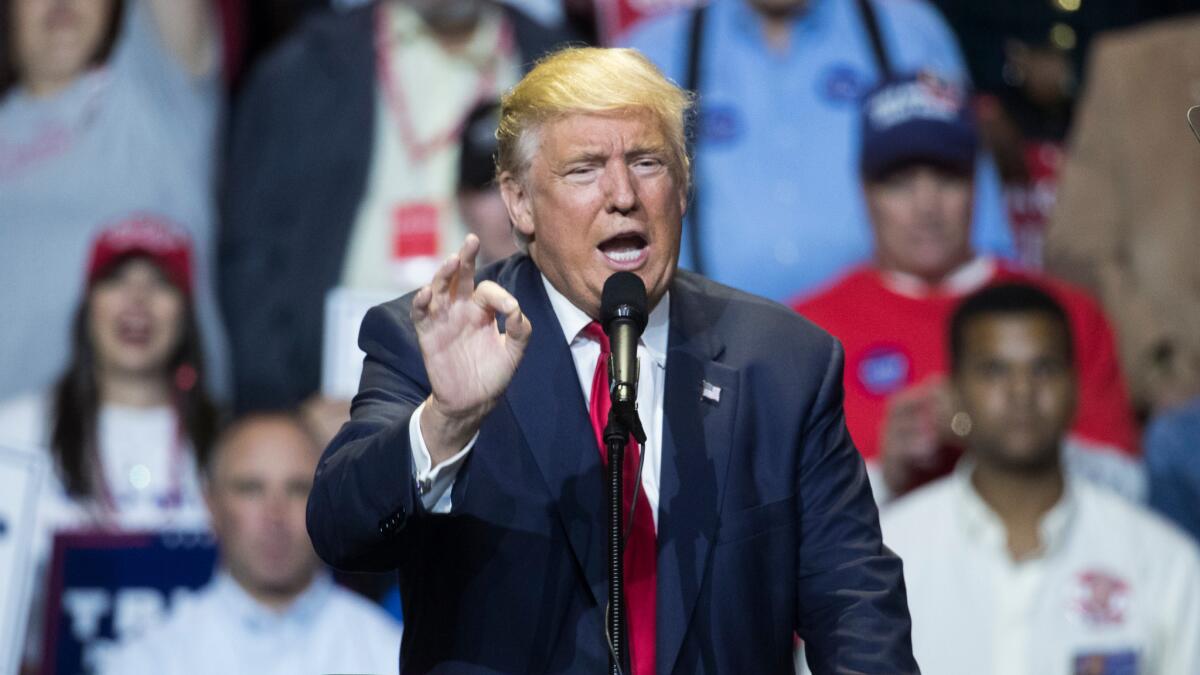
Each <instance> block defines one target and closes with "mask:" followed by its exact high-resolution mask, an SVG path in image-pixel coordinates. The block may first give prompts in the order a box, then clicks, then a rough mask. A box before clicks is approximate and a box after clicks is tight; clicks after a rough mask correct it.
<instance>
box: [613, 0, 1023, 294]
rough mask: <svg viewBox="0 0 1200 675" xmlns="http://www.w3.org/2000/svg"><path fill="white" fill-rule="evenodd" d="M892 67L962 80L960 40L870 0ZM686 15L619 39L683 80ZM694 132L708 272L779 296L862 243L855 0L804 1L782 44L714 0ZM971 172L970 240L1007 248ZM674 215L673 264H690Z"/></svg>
mask: <svg viewBox="0 0 1200 675" xmlns="http://www.w3.org/2000/svg"><path fill="white" fill-rule="evenodd" d="M874 6H875V8H876V14H877V16H878V20H879V25H880V32H881V33H882V36H883V41H884V44H885V47H886V49H887V51H888V56H889V59H890V61H891V64H892V67H893V69H894V70H895V71H896V72H914V71H917V70H920V69H928V70H931V71H933V72H936V73H937V74H939V75H941V76H943V77H946V78H950V79H956V80H959V81H965V80H966V78H967V73H966V69H965V66H964V64H963V60H962V57H961V55H960V54H959V51H958V46H957V44H956V43H955V41H954V37H953V35H952V33H951V32H950V30H949V28H948V27H947V26H946V24H945V23H944V22H943V20H942V18H941V17H940V16H939V15H938V14H937V12H936V11H935V10H934V9H933V8H932V7H931V6H929V5H928V4H927V3H925V2H923V1H920V0H876V1H875V2H874ZM690 17H691V13H690V12H687V11H685V12H678V13H673V14H669V15H666V16H663V17H659V18H655V19H651V20H648V21H646V22H643V23H642V24H640V25H638V26H636V27H635V28H634V29H633V30H632V31H631V32H630V33H629V34H628V35H627V36H626V38H625V41H626V42H627V44H628V46H631V47H634V48H636V49H639V50H640V51H642V52H643V53H645V54H646V55H647V56H648V57H649V58H650V59H651V60H653V61H654V62H655V63H657V64H658V65H659V67H660V68H662V70H663V71H664V72H665V73H666V75H667V76H668V77H670V78H671V79H673V80H674V81H675V82H676V83H677V84H680V85H681V86H683V85H686V82H685V79H686V64H687V51H688V36H689V32H690V25H691V19H690ZM703 45H704V54H703V56H702V58H701V65H702V70H701V75H700V81H701V85H700V99H699V105H700V119H701V122H700V125H699V129H698V134H697V146H696V155H697V157H698V158H699V159H698V163H697V167H696V168H697V174H696V178H697V195H696V199H699V200H700V204H699V206H700V212H701V216H700V221H701V227H702V228H703V229H702V232H703V233H702V235H701V241H702V249H701V254H702V256H703V258H704V263H705V264H704V270H703V271H704V272H705V274H707V276H709V277H712V278H713V279H716V280H717V281H720V282H722V283H726V284H729V285H732V286H735V287H738V288H741V289H745V290H748V291H750V292H752V293H757V294H760V295H765V296H767V297H769V298H773V299H776V300H783V299H787V298H790V297H792V296H795V295H797V294H802V293H807V292H810V291H812V290H815V288H816V287H817V286H820V285H822V284H823V283H826V282H830V281H832V280H833V279H834V278H835V277H837V276H838V275H839V274H840V273H841V272H844V271H845V270H847V269H848V268H849V267H850V266H853V265H855V264H858V263H862V262H864V261H865V260H867V259H869V258H870V257H871V253H872V250H873V247H874V244H873V238H872V233H871V228H870V225H869V222H868V220H867V213H866V207H865V204H864V200H863V197H862V187H861V184H860V181H859V176H858V148H859V125H860V112H859V111H860V108H859V101H860V97H861V96H862V94H864V93H866V91H867V90H868V89H869V88H870V87H872V86H873V85H874V84H875V83H876V82H877V81H878V78H879V73H878V68H877V66H876V63H875V58H874V55H873V53H872V51H871V47H870V40H869V37H868V33H867V30H866V27H865V24H864V23H863V20H862V17H861V15H860V14H859V12H858V8H857V5H856V3H854V2H851V1H850V0H811V2H810V5H809V8H808V10H807V11H806V12H804V13H803V14H801V15H799V16H798V17H797V18H796V19H795V20H794V21H793V24H792V35H791V41H790V44H789V46H788V49H787V50H786V51H785V52H783V53H778V52H775V51H772V50H771V49H770V48H768V46H767V44H766V42H765V40H764V38H763V29H762V23H761V20H760V18H759V16H758V15H757V14H756V13H755V11H754V10H753V9H752V8H751V7H749V6H748V5H747V4H746V3H745V2H744V0H714V1H713V2H712V4H711V6H710V9H709V13H708V16H707V18H706V22H705V32H704V42H703ZM976 173H977V175H976V186H977V187H976V198H975V204H976V207H975V220H974V226H973V227H974V233H973V239H974V243H975V246H976V250H977V251H980V252H987V253H994V254H998V255H1001V256H1005V257H1011V255H1012V253H1013V242H1012V236H1011V233H1010V231H1009V226H1008V219H1007V215H1006V212H1005V207H1004V202H1003V198H1002V193H1001V187H1000V180H999V176H998V174H997V173H996V170H995V167H994V165H993V164H992V163H991V161H989V160H981V161H980V163H979V167H978V169H977V172H976ZM691 236H692V224H691V223H690V222H689V223H688V224H687V225H685V234H684V243H683V252H682V259H681V263H682V264H683V265H684V266H686V267H690V268H693V269H694V268H695V266H694V264H693V262H692V260H691V256H690V249H689V246H690V244H689V240H690V237H691Z"/></svg>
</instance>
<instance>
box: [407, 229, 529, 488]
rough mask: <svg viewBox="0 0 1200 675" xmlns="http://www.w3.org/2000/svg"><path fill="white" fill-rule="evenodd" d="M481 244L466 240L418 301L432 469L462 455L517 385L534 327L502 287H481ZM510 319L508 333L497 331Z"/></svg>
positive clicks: (415, 312) (424, 426)
mask: <svg viewBox="0 0 1200 675" xmlns="http://www.w3.org/2000/svg"><path fill="white" fill-rule="evenodd" d="M478 252H479V238H478V237H476V236H475V235H473V234H472V235H468V236H467V241H466V243H464V244H463V246H462V249H460V250H459V252H458V254H457V255H453V256H451V257H450V258H448V259H447V260H446V262H445V263H443V264H442V266H441V267H440V268H439V269H438V271H437V273H436V274H434V276H433V281H431V282H430V283H429V285H427V286H424V287H422V288H421V290H419V291H417V294H416V296H415V297H414V298H413V304H412V320H413V326H414V327H415V328H416V331H417V341H418V343H419V344H420V347H421V356H422V357H423V359H424V361H425V371H426V373H428V375H429V384H430V387H431V389H432V390H433V393H432V394H431V395H430V396H429V398H428V399H426V405H425V410H424V412H423V413H422V417H421V421H420V423H421V433H422V435H423V436H424V438H425V444H426V445H427V446H428V447H429V454H430V458H431V459H432V460H433V463H434V465H437V464H438V463H439V462H441V461H443V460H445V459H448V458H449V457H451V456H452V455H454V453H456V452H458V451H459V450H460V449H462V447H463V446H464V445H466V443H467V441H469V440H470V439H471V437H472V436H474V435H475V432H476V431H477V430H478V429H479V425H480V424H481V423H482V422H483V418H484V416H486V415H487V414H488V412H489V411H491V409H492V407H493V406H495V405H496V401H497V400H499V398H500V396H501V395H502V394H503V393H504V390H505V389H506V388H507V387H508V383H509V382H510V381H512V377H513V373H515V372H516V370H517V365H518V364H519V363H520V362H521V357H522V355H523V354H524V353H525V345H527V344H528V343H529V336H530V335H531V334H532V331H533V327H532V326H531V325H530V323H529V319H527V318H526V317H525V315H524V314H523V313H522V312H521V307H520V305H518V304H517V299H516V298H514V297H513V296H512V295H511V294H510V293H509V292H508V291H506V290H504V289H503V288H501V287H500V286H499V285H498V284H496V283H494V282H491V281H484V282H482V283H480V284H479V285H478V286H476V285H475V256H476V254H477V253H478ZM497 314H502V315H504V326H505V332H504V333H501V332H500V331H499V329H498V327H497V325H496V315H497Z"/></svg>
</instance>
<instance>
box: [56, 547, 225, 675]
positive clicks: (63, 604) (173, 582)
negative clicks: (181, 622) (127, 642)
mask: <svg viewBox="0 0 1200 675" xmlns="http://www.w3.org/2000/svg"><path fill="white" fill-rule="evenodd" d="M215 563H216V545H215V542H214V541H213V539H212V536H211V535H210V534H208V533H207V532H153V533H120V534H117V533H108V532H67V533H62V534H59V535H56V536H55V538H54V556H53V558H52V560H51V567H50V570H51V571H50V584H49V589H48V591H47V596H46V621H45V623H44V626H45V639H44V640H43V643H42V672H43V673H62V674H64V675H77V674H78V673H89V672H92V671H93V669H94V666H95V661H96V658H97V655H98V654H99V653H100V652H101V651H102V650H104V649H108V648H110V647H111V646H112V645H114V644H116V643H118V642H120V641H121V640H124V639H128V638H130V637H133V636H136V635H138V634H140V633H141V632H142V631H143V630H145V629H146V628H148V627H149V626H152V625H154V624H156V623H158V622H159V621H161V620H162V619H163V618H164V616H165V615H166V612H167V610H168V608H169V607H170V606H171V605H172V604H174V600H175V599H176V597H177V596H178V595H180V594H183V593H187V592H189V591H191V590H195V589H197V588H199V587H201V586H203V585H204V584H205V583H207V582H208V580H209V579H210V578H211V577H212V574H213V567H214V565H215Z"/></svg>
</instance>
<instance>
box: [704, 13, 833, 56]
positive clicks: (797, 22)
mask: <svg viewBox="0 0 1200 675" xmlns="http://www.w3.org/2000/svg"><path fill="white" fill-rule="evenodd" d="M839 4H842V3H840V2H833V1H831V0H809V1H808V6H807V7H804V8H802V9H801V10H800V11H798V12H797V13H796V15H795V16H793V17H792V19H791V24H792V41H791V44H790V46H789V47H788V51H787V52H786V55H787V56H791V55H795V54H798V53H799V51H798V50H797V48H796V44H797V42H799V40H800V39H801V38H802V36H803V34H804V33H805V32H812V31H816V30H818V29H820V28H821V27H822V26H824V25H825V24H826V23H828V22H829V21H831V20H832V16H831V13H832V12H833V11H834V10H835V9H836V6H837V5H839ZM722 10H724V11H727V12H729V17H730V20H731V25H732V26H733V28H734V30H735V31H737V33H738V34H740V35H741V37H742V38H743V39H745V40H747V41H748V42H749V43H750V44H751V45H755V46H762V45H765V44H766V41H765V39H764V37H763V25H762V21H763V20H762V16H760V15H759V13H758V10H756V9H754V7H752V6H750V3H749V2H747V0H726V1H725V2H716V3H713V10H712V11H722ZM785 58H786V57H785Z"/></svg>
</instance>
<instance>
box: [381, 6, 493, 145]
mask: <svg viewBox="0 0 1200 675" xmlns="http://www.w3.org/2000/svg"><path fill="white" fill-rule="evenodd" d="M387 5H388V3H382V2H381V3H379V5H378V6H377V7H376V9H375V69H376V73H377V76H378V79H379V83H380V86H381V87H382V88H383V96H384V100H385V101H386V103H387V106H388V110H389V111H390V112H391V116H392V119H394V120H395V122H396V128H397V131H398V133H399V134H400V142H401V143H402V144H403V145H404V148H405V149H406V150H407V151H408V154H409V156H410V157H411V158H412V160H413V161H414V162H417V163H420V162H423V161H425V160H426V159H428V158H429V156H430V155H432V154H433V153H435V152H436V151H438V150H441V149H442V148H444V147H446V146H447V145H450V144H452V143H454V142H456V141H457V140H458V139H459V138H460V137H461V136H462V132H463V128H464V127H465V126H466V124H467V118H468V117H470V115H471V112H472V110H473V109H474V108H475V107H476V106H477V105H479V104H481V103H483V102H484V101H487V100H489V99H490V98H493V97H494V96H495V88H496V78H497V73H498V71H499V70H500V54H506V53H508V52H509V51H510V50H511V49H512V28H511V27H510V26H509V23H508V22H507V21H502V22H501V25H500V39H499V40H498V41H497V44H496V48H497V49H496V54H495V55H494V58H492V59H491V61H490V62H489V63H488V64H487V65H486V66H484V67H483V68H481V69H480V73H479V82H478V84H476V86H475V95H474V98H472V100H471V104H470V105H468V106H467V107H466V110H465V111H464V112H463V113H462V114H461V115H460V116H459V117H458V118H457V119H456V120H454V122H453V123H452V124H451V125H450V126H449V127H448V128H446V129H444V130H443V131H441V132H439V133H436V134H434V135H433V136H431V137H430V138H426V139H419V138H417V131H416V129H415V127H414V125H413V121H412V115H411V112H410V110H409V107H408V100H407V99H406V97H405V96H404V91H403V89H404V87H403V82H402V80H401V78H400V73H399V71H400V68H395V69H393V68H392V58H390V57H391V54H390V52H391V47H392V41H391V40H390V39H389V38H388V15H387V11H388V10H387ZM397 53H398V52H397ZM397 60H398V59H397Z"/></svg>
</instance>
